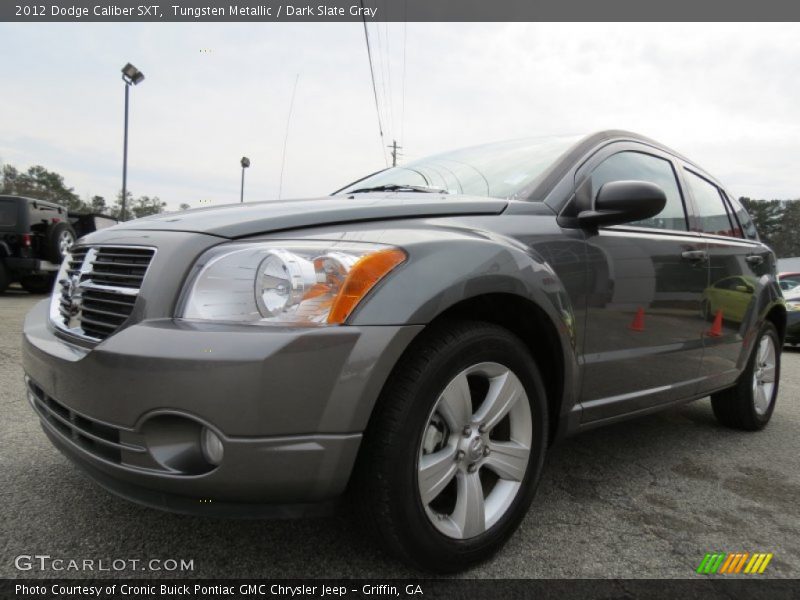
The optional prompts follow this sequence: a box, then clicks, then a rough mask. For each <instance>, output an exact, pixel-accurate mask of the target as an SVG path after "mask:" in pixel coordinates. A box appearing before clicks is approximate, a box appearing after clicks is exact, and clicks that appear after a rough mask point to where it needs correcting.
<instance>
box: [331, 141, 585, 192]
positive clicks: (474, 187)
mask: <svg viewBox="0 0 800 600" xmlns="http://www.w3.org/2000/svg"><path fill="white" fill-rule="evenodd" d="M580 139H581V136H552V137H540V138H525V139H521V140H513V141H509V142H498V143H494V144H485V145H483V146H474V147H472V148H464V149H462V150H455V151H453V152H445V153H444V154H437V155H435V156H429V157H427V158H422V159H419V160H415V161H413V162H409V163H408V164H405V165H402V166H398V167H392V168H389V169H386V170H385V171H380V172H379V173H375V174H374V175H370V176H369V177H366V178H364V179H362V180H360V181H357V182H355V183H352V184H350V185H349V186H347V187H346V188H344V189H342V190H339V192H337V193H340V194H348V193H357V192H363V191H368V190H371V189H372V188H379V190H380V188H384V190H383V191H386V188H392V187H396V188H398V190H397V191H422V190H412V189H402V188H404V187H405V186H409V187H417V188H430V189H431V190H433V191H441V190H443V191H446V192H448V193H450V194H468V195H472V196H490V197H494V198H504V199H524V198H525V197H526V196H527V195H528V194H529V193H530V191H531V190H532V187H533V184H534V183H535V182H536V181H537V180H538V179H539V178H540V177H541V176H542V175H543V174H544V172H545V171H546V170H547V168H548V167H549V166H550V165H552V164H553V163H554V162H555V161H556V159H557V158H558V157H559V156H561V155H562V154H563V153H564V152H566V151H567V150H568V149H569V148H570V147H571V146H572V145H574V144H576V143H577V142H578V141H579V140H580ZM379 190H376V191H379ZM389 191H391V190H389Z"/></svg>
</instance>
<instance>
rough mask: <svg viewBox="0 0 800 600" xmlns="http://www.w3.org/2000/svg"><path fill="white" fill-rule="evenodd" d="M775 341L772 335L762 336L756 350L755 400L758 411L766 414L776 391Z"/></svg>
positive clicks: (760, 413)
mask: <svg viewBox="0 0 800 600" xmlns="http://www.w3.org/2000/svg"><path fill="white" fill-rule="evenodd" d="M776 357H777V350H776V348H775V341H774V340H773V339H772V337H771V336H769V335H765V336H764V337H762V338H761V341H760V342H759V344H758V350H757V351H756V363H755V366H754V369H753V402H754V404H755V409H756V413H757V414H759V415H764V414H766V412H767V410H769V405H770V404H771V403H772V396H773V393H774V391H775V367H776V363H777V359H776Z"/></svg>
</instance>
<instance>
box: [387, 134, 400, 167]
mask: <svg viewBox="0 0 800 600" xmlns="http://www.w3.org/2000/svg"><path fill="white" fill-rule="evenodd" d="M386 147H387V148H391V149H392V152H391V154H392V166H393V167H396V166H397V157H398V156H400V154H399V153H398V152H397V151H398V150H402V149H403V147H402V146H398V145H397V140H392V145H391V146H386Z"/></svg>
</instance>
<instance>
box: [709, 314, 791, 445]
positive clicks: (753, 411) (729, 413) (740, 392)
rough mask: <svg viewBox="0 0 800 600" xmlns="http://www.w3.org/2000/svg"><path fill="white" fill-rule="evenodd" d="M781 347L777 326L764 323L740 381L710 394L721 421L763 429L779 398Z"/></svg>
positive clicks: (736, 425) (751, 428)
mask: <svg viewBox="0 0 800 600" xmlns="http://www.w3.org/2000/svg"><path fill="white" fill-rule="evenodd" d="M780 348H781V343H780V337H779V336H778V330H777V329H775V326H774V325H773V324H772V323H770V322H766V323H764V325H763V326H762V328H761V330H760V331H759V334H758V338H757V339H756V343H755V348H754V349H753V353H752V356H751V357H750V360H749V361H748V363H747V367H746V368H745V370H744V372H743V373H742V375H741V376H740V378H739V381H738V382H737V384H736V385H735V386H733V387H732V388H728V389H727V390H723V391H721V392H717V393H716V394H712V396H711V406H712V408H713V409H714V416H716V417H717V420H718V421H719V422H720V423H722V424H723V425H725V426H727V427H732V428H734V429H744V430H746V431H757V430H759V429H763V428H764V427H765V426H766V424H767V423H769V420H770V418H771V417H772V413H773V411H774V410H775V402H776V400H777V398H778V383H779V380H780V372H781V354H780Z"/></svg>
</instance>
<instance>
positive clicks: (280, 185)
mask: <svg viewBox="0 0 800 600" xmlns="http://www.w3.org/2000/svg"><path fill="white" fill-rule="evenodd" d="M299 79H300V73H298V74H297V75H296V76H295V78H294V87H293V88H292V100H291V101H290V102H289V115H288V116H287V117H286V133H285V135H284V136H283V156H282V157H281V178H280V181H279V182H278V200H280V199H281V193H282V192H283V167H284V166H285V165H286V145H287V143H288V141H289V122H290V121H291V120H292V110H293V109H294V95H295V92H297V81H298V80H299Z"/></svg>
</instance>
